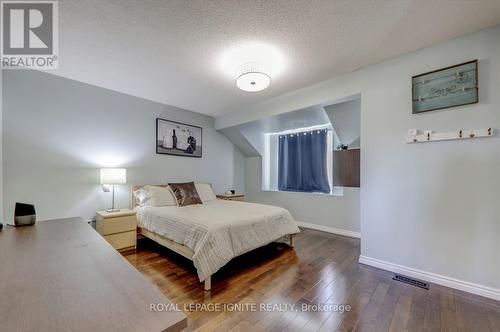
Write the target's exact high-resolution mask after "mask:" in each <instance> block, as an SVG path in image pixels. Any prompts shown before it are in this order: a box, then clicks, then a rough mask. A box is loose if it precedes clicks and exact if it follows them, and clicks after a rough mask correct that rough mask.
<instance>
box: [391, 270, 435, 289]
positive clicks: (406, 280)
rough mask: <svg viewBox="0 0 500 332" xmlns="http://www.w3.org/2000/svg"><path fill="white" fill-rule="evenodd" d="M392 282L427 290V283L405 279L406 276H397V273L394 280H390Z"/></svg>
mask: <svg viewBox="0 0 500 332" xmlns="http://www.w3.org/2000/svg"><path fill="white" fill-rule="evenodd" d="M392 280H397V281H401V282H404V283H407V284H410V285H413V286H416V287H420V288H423V289H429V283H428V282H425V281H422V280H418V279H414V278H410V277H407V276H404V275H401V274H397V273H396V274H395V275H394V278H392Z"/></svg>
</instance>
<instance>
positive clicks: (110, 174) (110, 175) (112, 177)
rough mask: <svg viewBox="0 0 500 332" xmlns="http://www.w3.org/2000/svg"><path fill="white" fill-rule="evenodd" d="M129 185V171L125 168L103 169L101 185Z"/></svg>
mask: <svg viewBox="0 0 500 332" xmlns="http://www.w3.org/2000/svg"><path fill="white" fill-rule="evenodd" d="M124 183H127V170H126V169H125V168H101V184H124Z"/></svg>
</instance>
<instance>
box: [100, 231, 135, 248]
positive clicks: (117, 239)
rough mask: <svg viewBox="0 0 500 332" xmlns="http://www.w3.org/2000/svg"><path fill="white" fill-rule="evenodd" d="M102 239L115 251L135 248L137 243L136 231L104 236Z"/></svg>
mask: <svg viewBox="0 0 500 332" xmlns="http://www.w3.org/2000/svg"><path fill="white" fill-rule="evenodd" d="M104 238H105V239H106V241H108V242H109V243H110V244H111V245H112V246H113V247H114V248H115V249H116V250H121V249H126V248H135V245H136V242H137V233H136V231H135V230H134V231H131V232H125V233H118V234H111V235H105V236H104Z"/></svg>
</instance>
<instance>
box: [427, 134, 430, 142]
mask: <svg viewBox="0 0 500 332" xmlns="http://www.w3.org/2000/svg"><path fill="white" fill-rule="evenodd" d="M427 140H428V141H430V140H431V134H429V133H427Z"/></svg>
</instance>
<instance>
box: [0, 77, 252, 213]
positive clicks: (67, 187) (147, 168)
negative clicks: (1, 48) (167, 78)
mask: <svg viewBox="0 0 500 332" xmlns="http://www.w3.org/2000/svg"><path fill="white" fill-rule="evenodd" d="M3 74H4V96H3V97H4V114H3V115H4V123H3V130H4V132H3V139H4V142H3V147H4V163H3V166H4V169H3V173H4V179H5V182H4V193H5V198H4V201H5V209H4V213H5V217H6V220H8V221H11V220H12V215H13V208H14V204H15V202H17V201H20V202H29V203H34V204H35V205H36V208H37V217H38V219H40V220H43V219H49V218H60V217H69V216H82V217H84V218H91V217H92V216H93V215H94V213H95V211H96V210H99V209H104V208H109V206H110V200H111V195H110V194H109V193H103V192H102V189H101V186H100V185H99V168H100V167H105V166H120V167H126V168H127V177H128V184H144V183H165V182H170V181H171V182H175V181H190V180H195V181H202V182H210V183H212V184H213V185H214V186H215V190H216V191H217V192H224V191H226V190H228V189H230V188H235V189H236V190H237V191H244V189H245V188H244V185H245V184H244V181H245V159H244V157H243V156H242V154H241V153H240V152H239V151H238V150H237V149H236V148H235V147H234V145H233V144H232V143H231V142H230V141H229V140H228V139H227V138H226V137H225V136H224V135H222V134H221V133H219V132H217V131H215V130H214V129H213V118H211V117H209V116H205V115H201V114H198V113H193V112H190V111H187V110H183V109H178V108H175V107H172V106H167V105H163V104H159V103H155V102H151V101H147V100H144V99H140V98H136V97H132V96H128V95H125V94H121V93H117V92H113V91H110V90H106V89H102V88H99V87H95V86H91V85H87V84H83V83H80V82H77V81H73V80H68V79H65V78H61V77H57V76H53V75H49V74H46V73H41V72H36V71H28V70H10V71H4V73H3ZM156 117H162V118H166V119H171V120H175V121H180V122H184V123H188V124H193V125H198V126H201V127H203V157H202V158H189V157H178V156H168V155H157V154H156V153H155V120H156ZM117 190H118V192H117V204H116V205H117V206H118V207H128V206H129V200H130V192H129V186H119V187H118V188H117Z"/></svg>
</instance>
